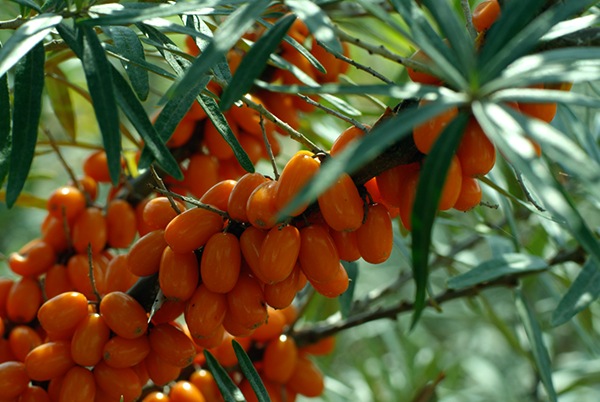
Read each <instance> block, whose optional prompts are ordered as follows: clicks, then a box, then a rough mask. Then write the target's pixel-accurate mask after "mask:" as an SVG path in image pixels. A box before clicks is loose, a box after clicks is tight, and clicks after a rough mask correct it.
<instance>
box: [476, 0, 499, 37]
mask: <svg viewBox="0 0 600 402" xmlns="http://www.w3.org/2000/svg"><path fill="white" fill-rule="evenodd" d="M499 16H500V5H499V4H498V0H491V1H484V2H482V3H480V4H479V5H478V6H477V7H475V8H474V9H473V14H472V18H473V26H474V27H475V29H476V30H477V32H481V31H483V30H484V29H489V28H490V27H491V26H492V24H493V23H494V22H496V20H497V19H498V17H499Z"/></svg>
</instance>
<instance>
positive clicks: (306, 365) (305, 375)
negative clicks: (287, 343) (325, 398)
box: [287, 354, 325, 398]
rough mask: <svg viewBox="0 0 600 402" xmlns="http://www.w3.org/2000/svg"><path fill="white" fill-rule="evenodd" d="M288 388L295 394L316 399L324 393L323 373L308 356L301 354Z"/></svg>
mask: <svg viewBox="0 0 600 402" xmlns="http://www.w3.org/2000/svg"><path fill="white" fill-rule="evenodd" d="M287 386H288V387H289V388H290V390H292V391H293V392H295V393H298V394H301V395H304V396H308V397H311V398H312V397H316V396H319V395H321V394H322V393H323V390H324V388H325V386H324V384H323V373H321V371H320V370H319V369H318V367H317V366H315V364H314V363H313V362H312V361H310V360H309V359H308V358H307V357H306V356H304V355H302V354H300V355H299V356H298V359H297V360H296V366H295V367H294V371H293V372H292V375H291V376H290V379H289V381H288V382H287Z"/></svg>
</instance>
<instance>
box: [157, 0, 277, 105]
mask: <svg viewBox="0 0 600 402" xmlns="http://www.w3.org/2000/svg"><path fill="white" fill-rule="evenodd" d="M268 4H269V1H268V0H257V1H254V2H252V3H249V4H246V5H244V6H242V7H240V8H238V9H237V10H236V11H234V12H233V13H232V14H231V15H230V16H229V17H228V18H227V19H226V20H225V21H224V22H223V23H222V24H221V25H220V26H219V28H218V29H217V30H216V31H215V34H214V38H213V40H212V41H211V42H210V44H209V45H208V46H207V47H206V49H204V52H202V53H201V54H200V56H199V57H198V58H197V59H196V60H195V61H194V62H193V63H192V65H191V66H190V67H189V68H188V69H187V70H186V73H185V75H184V76H183V77H182V78H181V80H180V81H179V82H177V83H175V84H174V85H173V86H172V87H171V88H170V89H169V91H168V92H167V95H165V97H166V98H169V97H173V96H179V95H181V94H182V93H184V92H185V91H186V90H187V88H188V87H189V86H191V85H193V84H194V83H195V82H196V81H198V80H199V79H200V78H202V76H203V75H204V74H206V73H207V72H208V71H209V70H210V69H211V68H212V67H213V66H214V65H215V64H216V63H217V62H218V61H219V60H220V59H221V57H223V56H224V55H225V53H226V52H227V51H228V50H229V49H231V47H233V45H235V43H236V42H237V41H238V39H239V38H241V36H242V35H243V34H244V33H245V32H246V30H247V29H248V28H249V27H250V26H251V25H252V23H253V22H254V19H255V18H256V17H258V15H260V13H261V12H262V11H263V10H264V9H265V8H266V7H267V6H268Z"/></svg>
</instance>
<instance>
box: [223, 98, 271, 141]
mask: <svg viewBox="0 0 600 402" xmlns="http://www.w3.org/2000/svg"><path fill="white" fill-rule="evenodd" d="M246 97H247V98H249V99H250V100H251V101H252V102H254V103H256V104H259V105H262V104H263V102H262V100H260V99H259V98H258V97H257V96H256V95H252V94H246ZM229 113H231V115H232V117H233V118H234V119H235V121H236V123H237V124H238V125H239V126H240V128H241V129H242V130H244V131H245V132H247V133H248V134H252V135H255V136H257V137H260V138H262V128H261V126H260V114H259V113H258V112H257V111H255V110H254V109H250V108H249V107H248V106H246V104H243V105H242V107H237V106H233V107H232V108H231V109H230V110H229ZM263 123H264V126H265V132H266V133H267V134H270V133H272V132H273V130H274V129H275V125H274V124H273V123H272V122H271V121H269V120H266V119H263Z"/></svg>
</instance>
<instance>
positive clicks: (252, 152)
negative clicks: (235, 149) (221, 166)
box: [233, 131, 264, 174]
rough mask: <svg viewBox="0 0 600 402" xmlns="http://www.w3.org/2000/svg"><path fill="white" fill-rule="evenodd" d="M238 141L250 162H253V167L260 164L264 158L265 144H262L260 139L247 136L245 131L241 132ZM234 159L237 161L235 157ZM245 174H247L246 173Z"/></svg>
mask: <svg viewBox="0 0 600 402" xmlns="http://www.w3.org/2000/svg"><path fill="white" fill-rule="evenodd" d="M238 141H239V143H240V145H241V146H242V148H243V149H244V151H245V152H246V154H247V155H248V158H250V162H252V164H253V165H255V164H256V163H258V161H259V160H260V159H261V158H262V157H263V148H264V145H263V142H261V141H260V140H259V139H258V137H255V136H253V135H251V134H247V133H246V132H244V131H240V134H239V137H238ZM233 159H235V157H233ZM236 162H237V160H236ZM243 173H244V174H245V171H244V172H243Z"/></svg>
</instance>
